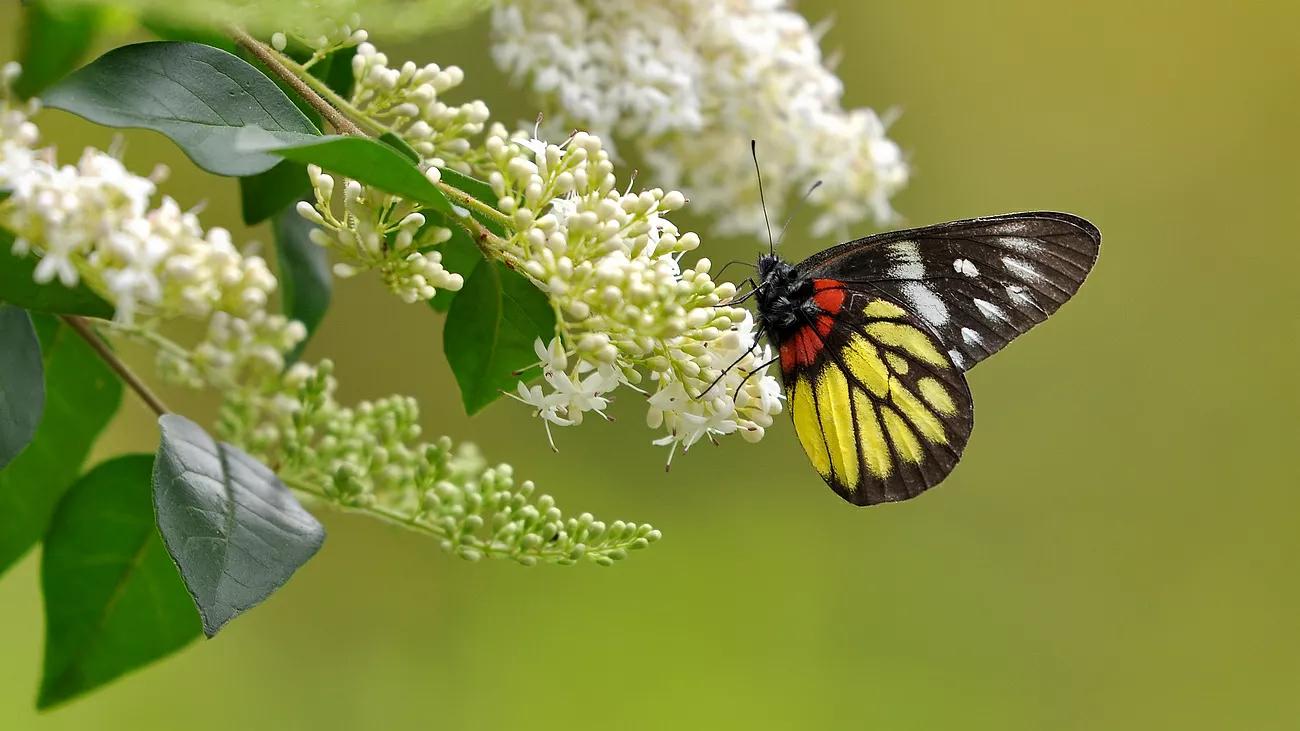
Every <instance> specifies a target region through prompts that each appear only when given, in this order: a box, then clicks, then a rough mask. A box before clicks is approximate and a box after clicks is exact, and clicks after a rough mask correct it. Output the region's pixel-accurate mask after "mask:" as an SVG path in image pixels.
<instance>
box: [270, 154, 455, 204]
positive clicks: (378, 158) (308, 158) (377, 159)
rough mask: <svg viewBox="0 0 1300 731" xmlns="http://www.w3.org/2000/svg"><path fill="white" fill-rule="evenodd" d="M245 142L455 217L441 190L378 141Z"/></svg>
mask: <svg viewBox="0 0 1300 731" xmlns="http://www.w3.org/2000/svg"><path fill="white" fill-rule="evenodd" d="M245 141H246V146H247V147H248V148H250V149H265V150H268V151H270V152H273V153H275V154H276V155H279V156H281V157H283V158H285V159H286V160H296V161H297V162H303V163H314V164H316V165H319V166H320V167H322V168H324V169H325V170H329V171H330V172H334V173H338V174H339V175H343V176H344V177H348V178H352V179H353V180H356V181H358V182H361V183H364V184H366V185H373V186H375V187H376V188H379V189H380V190H385V191H388V192H389V193H392V194H394V195H399V196H401V197H403V198H405V199H407V200H410V201H415V202H417V203H423V204H424V205H426V206H428V207H430V208H432V209H433V210H435V211H441V212H442V213H446V214H448V215H451V214H452V209H451V203H450V202H449V201H448V200H447V196H445V195H443V193H442V191H441V190H438V186H436V185H434V184H433V183H431V182H429V179H428V178H426V177H424V173H422V172H420V169H419V168H417V167H416V166H415V165H414V164H413V163H412V162H411V161H410V160H407V159H406V158H405V157H403V156H402V153H400V152H398V151H397V150H395V149H393V148H392V147H389V146H388V145H385V144H384V143H382V142H380V141H378V140H373V139H369V138H365V137H338V136H329V137H321V138H319V139H316V140H312V141H309V142H305V143H302V144H295V145H288V146H282V145H278V144H274V143H273V142H271V141H269V140H266V139H264V138H262V139H257V136H248V137H246V138H245Z"/></svg>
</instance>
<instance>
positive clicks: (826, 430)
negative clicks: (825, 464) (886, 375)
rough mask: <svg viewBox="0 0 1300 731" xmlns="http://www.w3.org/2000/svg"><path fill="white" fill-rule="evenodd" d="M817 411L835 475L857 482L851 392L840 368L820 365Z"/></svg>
mask: <svg viewBox="0 0 1300 731" xmlns="http://www.w3.org/2000/svg"><path fill="white" fill-rule="evenodd" d="M816 393H817V413H818V415H819V416H820V417H821V425H822V435H823V436H824V437H825V438H826V448H827V450H828V451H829V452H830V453H831V468H832V469H833V470H834V476H835V477H836V479H838V480H839V481H840V482H842V483H844V484H845V485H857V484H858V468H859V462H860V460H859V458H858V443H857V442H858V438H857V433H856V431H855V430H854V426H853V411H852V410H853V394H852V393H850V392H849V381H848V379H847V378H845V377H844V371H842V370H840V369H839V368H834V367H830V368H823V369H822V372H821V377H820V378H818V379H817V387H816Z"/></svg>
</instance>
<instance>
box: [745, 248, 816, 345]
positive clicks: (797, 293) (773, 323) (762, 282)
mask: <svg viewBox="0 0 1300 731" xmlns="http://www.w3.org/2000/svg"><path fill="white" fill-rule="evenodd" d="M758 279H759V283H758V288H757V291H756V293H755V299H756V300H757V302H758V320H759V324H760V325H761V326H762V328H763V331H764V332H766V333H768V334H769V335H770V336H772V337H773V338H774V339H776V340H777V341H780V340H782V339H783V336H785V335H787V334H788V333H790V332H792V331H793V330H796V329H798V327H799V325H800V324H801V323H802V322H804V321H806V317H807V315H810V314H812V312H811V311H810V308H811V309H814V310H815V308H816V305H815V304H814V303H813V299H812V296H813V281H812V279H811V278H809V277H806V276H804V275H801V274H800V273H799V272H798V270H797V269H796V268H795V267H794V265H792V264H790V263H789V262H787V261H785V260H784V259H782V258H781V257H779V256H777V255H775V254H764V255H763V256H760V257H759V258H758Z"/></svg>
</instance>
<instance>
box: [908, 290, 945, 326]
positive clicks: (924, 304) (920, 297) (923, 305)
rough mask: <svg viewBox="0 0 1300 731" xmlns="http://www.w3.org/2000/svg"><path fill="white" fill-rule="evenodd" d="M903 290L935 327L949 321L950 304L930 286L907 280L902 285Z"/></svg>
mask: <svg viewBox="0 0 1300 731" xmlns="http://www.w3.org/2000/svg"><path fill="white" fill-rule="evenodd" d="M902 292H903V296H904V297H906V298H907V301H908V302H910V303H911V305H912V308H913V309H914V310H916V313H917V314H918V315H920V316H921V317H922V319H924V320H925V321H926V322H928V323H930V324H931V325H934V326H935V327H938V326H940V325H943V324H944V323H946V322H948V306H947V305H945V304H944V303H943V300H942V299H940V298H939V295H937V294H935V293H934V292H933V291H931V289H930V288H929V287H927V286H925V285H924V284H921V283H920V282H907V283H905V284H904V285H903V286H902Z"/></svg>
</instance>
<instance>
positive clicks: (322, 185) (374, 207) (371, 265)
mask: <svg viewBox="0 0 1300 731" xmlns="http://www.w3.org/2000/svg"><path fill="white" fill-rule="evenodd" d="M429 169H430V170H431V171H436V170H437V168H429ZM307 174H308V178H309V179H310V180H311V183H312V188H313V189H314V190H315V193H316V204H315V205H312V204H310V203H307V202H305V201H304V202H301V203H299V204H298V215H300V216H302V217H303V218H305V219H307V220H308V221H311V222H312V223H314V224H316V226H317V228H314V229H312V232H311V234H310V236H311V240H312V241H313V242H314V243H316V244H317V245H318V246H321V247H324V248H325V249H328V250H329V251H331V252H332V253H333V254H334V255H335V256H337V257H338V258H339V259H341V261H339V262H336V263H335V264H334V273H335V274H336V275H338V276H339V277H351V276H354V275H355V274H357V273H359V272H362V271H367V270H377V271H379V273H380V275H381V276H382V278H383V280H384V283H385V284H387V285H388V288H389V290H391V291H392V292H393V294H396V295H397V296H398V297H400V298H402V300H403V301H404V302H407V303H414V302H418V301H422V300H429V299H433V297H434V296H435V295H436V294H437V293H438V290H439V289H446V290H451V291H453V292H454V291H457V290H459V289H460V288H461V287H462V286H464V284H465V280H464V278H463V277H461V275H459V274H455V273H452V272H449V271H447V270H446V268H445V267H443V265H442V254H441V253H440V252H438V251H428V252H426V251H423V250H422V249H424V248H426V247H430V246H434V245H436V244H441V243H444V242H446V241H447V240H448V239H450V238H451V231H450V230H449V229H446V228H442V227H439V226H425V223H426V219H425V217H424V214H422V213H420V212H419V209H420V205H419V204H416V203H411V202H409V201H406V200H403V199H402V198H399V197H398V196H395V195H391V194H389V193H385V192H384V191H381V190H379V189H377V188H371V187H368V186H364V185H362V184H360V183H358V182H357V181H355V180H346V179H345V180H344V183H343V191H344V194H343V210H342V212H336V211H335V204H334V186H335V182H334V178H333V176H331V175H328V174H326V173H325V172H323V171H322V170H321V169H320V168H319V167H317V166H315V165H309V166H307Z"/></svg>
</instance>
